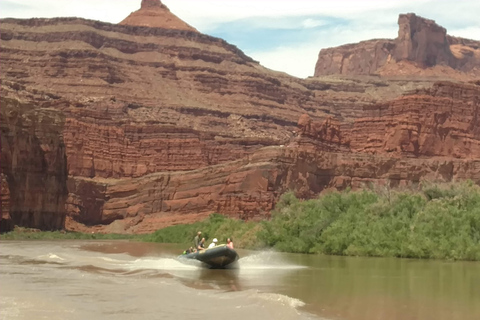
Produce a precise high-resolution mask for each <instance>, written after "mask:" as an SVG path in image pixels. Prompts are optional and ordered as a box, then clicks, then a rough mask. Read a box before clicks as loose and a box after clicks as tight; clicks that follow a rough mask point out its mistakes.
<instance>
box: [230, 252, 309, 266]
mask: <svg viewBox="0 0 480 320" xmlns="http://www.w3.org/2000/svg"><path fill="white" fill-rule="evenodd" d="M238 262H239V265H240V269H242V270H245V269H248V270H298V269H305V268H307V267H306V266H301V265H296V264H292V263H290V262H287V261H285V259H283V258H282V256H281V254H279V253H278V252H275V251H261V252H258V253H255V254H253V255H249V256H246V257H243V258H240V260H239V261H238Z"/></svg>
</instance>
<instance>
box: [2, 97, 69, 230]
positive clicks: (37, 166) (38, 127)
mask: <svg viewBox="0 0 480 320" xmlns="http://www.w3.org/2000/svg"><path fill="white" fill-rule="evenodd" d="M0 104H1V110H0V113H1V119H2V121H1V124H0V128H1V141H2V154H1V171H2V225H1V227H2V231H8V230H11V228H12V227H13V224H15V225H19V226H24V227H29V228H37V229H42V230H57V229H62V228H64V224H65V215H66V212H65V200H66V197H67V193H68V192H67V186H66V178H67V172H66V158H65V145H64V143H63V139H62V129H63V122H64V117H63V115H62V114H61V113H59V112H58V111H55V110H47V109H42V108H35V106H34V105H28V104H23V103H21V102H19V101H18V100H16V99H10V98H5V97H3V95H2V97H1V98H0ZM8 216H10V218H11V222H9V221H8V220H9V219H8Z"/></svg>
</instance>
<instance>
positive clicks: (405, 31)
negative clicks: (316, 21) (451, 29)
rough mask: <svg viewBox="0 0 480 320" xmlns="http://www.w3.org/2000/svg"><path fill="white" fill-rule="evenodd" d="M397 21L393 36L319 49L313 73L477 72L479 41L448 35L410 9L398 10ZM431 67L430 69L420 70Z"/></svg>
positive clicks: (479, 70) (468, 75)
mask: <svg viewBox="0 0 480 320" xmlns="http://www.w3.org/2000/svg"><path fill="white" fill-rule="evenodd" d="M398 25H399V30H398V37H397V38H396V39H394V40H390V39H377V40H369V41H363V42H360V43H356V44H348V45H343V46H340V47H336V48H328V49H322V50H321V51H320V53H319V55H318V60H317V64H316V66H315V73H314V75H315V76H316V77H318V76H321V75H329V74H343V75H406V74H418V73H420V74H423V75H427V76H447V77H455V78H462V79H471V78H472V77H473V78H474V77H478V76H480V41H474V40H468V39H462V38H454V37H450V36H448V35H447V31H446V29H445V28H443V27H441V26H439V25H437V24H436V23H435V21H433V20H428V19H425V18H422V17H419V16H417V15H415V14H413V13H408V14H401V15H400V16H399V18H398ZM405 63H407V66H405ZM431 68H433V69H434V70H433V72H431V71H430V72H429V71H423V70H430V69H431ZM456 70H459V71H461V72H463V74H460V73H458V72H456ZM464 73H466V74H464Z"/></svg>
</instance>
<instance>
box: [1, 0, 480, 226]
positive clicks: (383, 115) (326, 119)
mask: <svg viewBox="0 0 480 320" xmlns="http://www.w3.org/2000/svg"><path fill="white" fill-rule="evenodd" d="M145 10H147V11H148V10H152V11H151V12H156V13H159V12H163V13H164V14H166V15H167V14H170V15H171V13H170V12H169V11H168V9H166V8H165V7H164V6H163V5H162V4H161V3H160V2H159V1H143V2H142V8H141V9H140V10H139V11H137V12H141V13H142V12H143V13H142V14H144V13H145ZM132 15H133V14H132ZM157 18H158V15H157ZM0 28H1V42H0V45H1V59H0V63H1V68H2V70H4V71H2V72H1V73H0V78H1V84H0V85H1V92H0V96H1V97H2V99H1V100H0V103H1V107H0V111H1V112H2V115H1V118H0V121H1V123H0V124H1V128H2V136H1V138H2V141H1V143H2V145H1V149H2V162H1V165H2V166H1V169H2V171H1V174H2V198H1V199H2V219H3V220H2V230H6V229H8V228H11V227H12V226H13V224H18V225H21V226H31V227H36V228H42V229H57V228H62V227H63V226H64V221H66V222H65V223H66V227H67V228H68V229H71V230H79V231H87V230H97V231H102V232H150V231H153V230H155V229H157V228H159V227H163V226H167V225H171V224H176V223H184V222H191V221H196V220H199V219H201V218H203V217H205V216H206V215H208V214H209V213H212V212H219V213H222V214H226V215H230V216H233V217H237V218H242V219H263V218H266V217H268V216H269V212H270V210H271V209H272V208H273V207H274V205H275V203H276V201H277V199H278V197H279V195H280V194H281V193H283V192H284V191H286V190H288V189H293V190H296V191H297V192H298V194H299V195H301V196H304V197H311V196H315V195H317V194H318V193H319V192H321V191H323V190H325V189H329V188H338V189H342V188H345V187H348V186H352V187H354V188H359V187H362V185H363V184H364V183H367V182H373V183H390V184H391V185H415V184H416V183H418V182H419V181H422V180H424V179H428V180H439V181H451V180H452V179H465V178H470V179H473V180H474V181H475V182H477V183H480V176H479V172H480V163H479V160H478V159H479V158H480V154H479V144H478V141H479V133H478V132H479V120H478V117H477V113H478V112H477V109H478V106H479V100H478V96H479V91H478V88H479V86H478V85H477V84H475V83H453V82H438V83H435V82H433V81H432V80H430V79H428V78H421V77H416V78H415V79H408V78H404V79H395V78H388V77H385V78H378V77H357V78H349V79H346V78H336V77H331V78H329V77H324V78H321V79H320V78H312V79H305V80H301V79H296V78H293V77H290V76H288V75H285V74H283V73H277V72H274V71H271V70H269V69H266V68H263V67H262V66H261V65H259V64H258V63H257V62H256V61H254V60H252V59H251V58H250V57H248V56H246V55H245V54H244V53H243V52H242V51H240V50H239V49H238V48H236V47H234V46H232V45H230V44H228V43H226V42H225V41H223V40H221V39H218V38H213V37H209V36H207V35H203V34H201V33H198V32H187V31H192V30H188V29H182V28H176V27H174V26H169V25H165V24H164V25H162V26H158V28H147V27H139V25H138V24H135V23H132V24H131V25H129V24H128V23H127V24H125V25H112V24H107V23H101V22H96V21H89V20H83V19H77V18H58V19H29V20H16V19H2V21H1V24H0ZM447 39H449V40H448V41H450V42H451V43H455V44H452V45H451V47H452V46H454V45H458V46H463V47H468V46H472V43H470V42H468V41H466V40H465V39H457V38H451V39H450V38H448V37H447ZM395 45H396V44H395V42H394V41H393V40H388V41H386V42H382V41H380V40H375V41H372V42H370V43H369V44H368V46H371V48H372V50H375V52H377V56H378V57H380V56H382V57H383V58H382V59H386V60H388V59H389V54H387V53H388V52H389V50H391V49H392V48H393V47H394V46H395ZM355 50H356V49H355ZM458 52H460V51H458ZM458 52H457V51H454V50H452V54H453V55H454V56H455V54H456V53H458ZM362 54H365V52H364V53H362ZM462 54H463V55H464V56H467V54H466V53H462ZM367 56H368V54H367V55H365V57H367ZM362 57H363V56H362ZM362 59H363V58H362ZM362 59H360V60H355V59H354V57H353V56H352V58H351V59H350V60H349V61H350V62H348V63H347V62H345V61H346V60H345V61H344V63H346V64H345V66H348V67H346V68H347V69H352V68H353V69H352V70H356V68H357V67H356V65H357V64H358V63H365V64H363V65H362V68H365V70H366V69H369V70H374V69H376V68H377V66H374V65H375V63H377V62H375V61H374V60H371V61H370V60H368V61H370V62H368V61H367V60H365V61H366V62H365V61H364V60H362ZM390 59H392V58H390ZM457 59H458V58H457ZM465 59H467V60H468V58H465ZM467 60H462V61H464V62H465V64H464V65H468V63H471V61H470V60H468V61H470V62H466V61H467ZM18 61H24V63H22V64H20V63H18ZM378 66H380V64H378ZM449 68H450V67H449ZM332 70H333V69H332ZM335 70H337V71H334V72H336V73H343V72H342V71H338V70H343V69H341V68H340V69H335ZM370 72H371V71H368V73H370ZM459 72H460V71H459ZM411 80H414V81H411ZM4 225H5V228H4V227H3V226H4Z"/></svg>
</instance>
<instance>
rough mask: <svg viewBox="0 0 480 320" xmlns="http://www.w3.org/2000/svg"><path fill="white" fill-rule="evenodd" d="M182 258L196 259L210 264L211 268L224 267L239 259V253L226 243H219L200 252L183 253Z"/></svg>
mask: <svg viewBox="0 0 480 320" xmlns="http://www.w3.org/2000/svg"><path fill="white" fill-rule="evenodd" d="M180 258H182V259H196V260H199V261H201V262H203V263H206V264H208V265H209V266H210V267H211V268H216V269H222V268H225V267H226V266H228V265H230V264H232V263H233V262H235V261H237V260H238V254H237V252H236V251H235V250H234V249H230V248H229V247H227V246H226V245H218V246H216V247H213V248H209V249H205V250H200V251H198V252H194V253H189V254H184V255H181V256H180Z"/></svg>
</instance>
